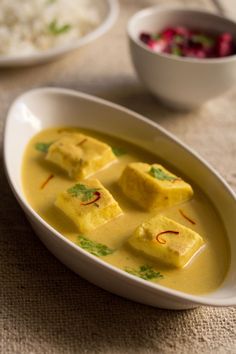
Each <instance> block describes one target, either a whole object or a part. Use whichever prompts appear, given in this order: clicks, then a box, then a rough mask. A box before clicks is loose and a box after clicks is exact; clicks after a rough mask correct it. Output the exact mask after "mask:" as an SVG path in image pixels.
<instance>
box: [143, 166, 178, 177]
mask: <svg viewBox="0 0 236 354" xmlns="http://www.w3.org/2000/svg"><path fill="white" fill-rule="evenodd" d="M148 174H149V175H150V176H152V177H154V178H156V179H159V180H160V181H176V180H178V179H179V178H178V177H175V176H171V175H169V174H167V173H166V172H165V171H163V170H162V169H161V168H158V167H153V166H152V167H151V168H150V171H149V172H148Z"/></svg>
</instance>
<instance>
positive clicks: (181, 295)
mask: <svg viewBox="0 0 236 354" xmlns="http://www.w3.org/2000/svg"><path fill="white" fill-rule="evenodd" d="M41 93H49V94H64V95H69V96H75V97H78V98H84V99H86V100H88V101H93V102H96V103H99V104H102V105H105V106H108V107H111V108H114V109H116V110H118V111H120V112H125V113H127V114H130V115H132V116H134V117H136V118H137V119H139V120H141V121H143V122H146V123H148V124H149V125H152V126H153V127H156V128H158V129H159V130H160V131H162V132H163V133H164V134H165V135H166V136H167V137H168V138H169V139H171V140H173V141H175V142H176V143H178V144H180V146H182V147H183V148H185V149H187V150H188V151H189V152H190V153H191V155H193V156H194V157H195V158H197V159H198V160H200V161H201V163H202V164H203V165H205V166H206V167H207V168H208V169H209V170H210V171H211V173H213V174H214V175H215V177H217V178H218V179H219V180H220V182H221V183H222V184H223V186H224V188H225V189H226V190H227V191H228V192H229V193H230V195H231V197H232V198H233V200H234V201H235V202H236V194H235V193H234V191H233V189H232V188H231V187H230V186H229V185H228V184H227V183H226V181H225V180H224V179H223V177H221V175H220V174H219V173H218V172H217V171H216V170H215V169H214V168H213V167H212V166H211V165H210V164H209V163H208V162H207V161H206V160H204V159H203V158H202V157H201V156H200V155H199V154H198V153H196V152H195V151H194V150H193V149H191V148H190V147H188V146H187V145H186V144H185V143H183V142H181V141H180V140H179V139H178V138H177V137H175V136H174V135H173V134H172V133H170V132H168V131H167V130H166V129H165V128H162V127H161V126H160V125H159V124H158V123H155V122H153V121H151V120H149V119H148V118H146V117H144V116H142V115H141V114H139V113H136V112H134V111H132V110H130V109H128V108H125V107H123V106H121V105H118V104H116V103H113V102H110V101H107V100H105V99H102V98H98V97H96V96H93V95H89V94H87V93H83V92H78V91H75V90H71V89H64V88H54V87H44V88H38V89H33V90H30V91H27V92H25V93H23V94H22V95H20V96H19V97H17V98H16V99H15V100H14V101H13V103H12V104H11V106H10V108H9V110H8V114H7V119H6V121H5V126H4V140H3V160H4V168H5V172H6V176H7V180H8V183H9V185H10V187H11V189H12V191H13V193H14V195H15V197H16V199H17V200H18V201H19V202H20V203H21V204H23V206H24V208H25V209H26V210H27V211H28V212H29V213H30V214H32V215H33V217H34V218H35V219H37V221H38V222H39V223H41V224H43V226H44V227H46V228H47V229H48V230H50V232H52V233H53V234H54V235H55V236H57V237H59V238H60V239H61V240H63V242H65V243H66V244H68V245H70V246H71V247H72V248H74V249H75V250H76V251H77V252H78V253H82V254H84V255H86V256H87V257H89V258H90V259H91V260H92V261H93V262H94V263H96V264H97V266H100V267H106V268H107V269H108V270H109V271H111V272H115V273H117V274H118V275H119V276H121V277H123V279H124V280H125V279H129V280H131V281H132V283H135V284H136V285H138V286H139V287H148V288H149V290H150V291H151V292H152V293H155V292H157V291H159V292H161V293H162V295H163V296H166V297H167V298H168V297H170V296H171V297H174V298H175V299H179V300H186V301H188V302H191V303H192V304H193V305H194V304H195V305H205V306H215V307H218V306H221V307H223V306H235V305H236V295H235V296H231V297H226V298H225V297H224V298H221V299H220V298H218V299H217V298H214V297H213V298H211V295H212V294H214V293H215V292H216V291H217V289H219V288H217V289H216V291H213V292H211V293H208V294H206V295H205V296H204V295H192V294H188V293H185V292H182V291H178V290H174V289H171V288H168V287H165V286H163V285H160V284H156V283H155V284H153V283H151V282H147V281H145V280H143V279H141V278H138V277H136V276H134V275H132V274H129V273H127V272H125V271H123V270H121V269H119V268H117V267H115V266H112V265H111V264H109V263H107V262H105V261H103V260H101V259H99V258H98V257H96V256H93V255H92V254H90V253H88V252H86V251H85V250H83V249H82V248H81V247H79V246H77V245H76V244H75V243H73V242H72V241H70V240H68V239H67V238H66V237H65V236H63V235H62V234H61V233H59V232H58V231H57V230H55V229H54V228H53V227H52V226H51V225H49V224H48V223H47V222H46V221H45V220H44V219H43V218H41V217H40V216H39V215H38V214H37V213H36V211H35V210H34V209H33V208H32V207H31V206H30V204H29V203H28V201H27V200H26V198H25V197H24V194H23V191H22V188H20V191H19V192H18V187H17V186H16V183H15V181H14V180H12V179H11V177H10V175H9V173H8V160H7V156H6V143H7V137H8V121H9V117H10V116H11V112H12V111H13V109H15V105H17V104H18V102H20V101H23V100H24V98H26V97H28V96H30V95H37V94H41ZM226 277H227V275H226ZM223 283H224V281H223ZM223 283H222V285H220V287H223V286H224V285H223Z"/></svg>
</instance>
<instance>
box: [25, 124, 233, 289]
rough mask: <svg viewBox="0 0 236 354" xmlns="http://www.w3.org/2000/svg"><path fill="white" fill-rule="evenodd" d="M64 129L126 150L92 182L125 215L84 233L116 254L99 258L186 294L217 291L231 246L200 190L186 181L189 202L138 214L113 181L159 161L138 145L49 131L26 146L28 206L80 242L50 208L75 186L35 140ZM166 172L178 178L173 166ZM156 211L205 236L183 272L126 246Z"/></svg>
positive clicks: (52, 136) (73, 228) (49, 139)
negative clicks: (145, 272)
mask: <svg viewBox="0 0 236 354" xmlns="http://www.w3.org/2000/svg"><path fill="white" fill-rule="evenodd" d="M65 131H68V132H72V131H73V132H75V131H77V132H83V133H85V134H87V135H90V136H92V137H95V138H97V139H100V140H101V141H103V142H105V143H107V144H109V145H110V146H112V147H115V148H118V149H121V150H123V151H124V152H125V153H124V154H122V155H121V156H119V157H118V161H117V162H114V163H112V164H111V165H109V166H108V167H107V168H105V169H102V170H101V171H99V172H97V173H95V174H94V175H93V176H92V178H97V179H99V180H100V181H101V183H102V184H103V185H104V186H105V188H107V189H108V190H109V191H110V192H111V193H112V195H113V197H114V198H115V200H116V201H117V202H118V203H119V205H120V207H121V209H122V210H123V212H124V214H123V215H121V216H119V217H117V218H115V219H113V220H111V221H109V222H107V223H106V224H104V225H103V226H100V227H99V228H97V229H96V230H93V231H92V232H90V233H89V234H87V235H84V236H85V237H86V238H87V239H89V240H92V241H95V242H99V243H101V244H104V245H106V246H108V247H109V249H112V250H114V252H112V253H111V254H107V255H106V256H102V257H101V259H103V260H104V261H106V262H108V263H110V264H112V265H114V266H116V267H118V268H121V269H123V270H126V271H127V270H129V271H130V270H131V271H132V270H134V271H136V270H138V269H140V267H142V266H150V267H152V269H153V270H154V271H156V272H160V274H161V275H162V276H163V277H160V278H159V277H157V279H153V280H152V281H153V282H157V283H159V284H161V285H164V286H167V287H169V288H173V289H176V290H180V291H184V292H186V293H190V294H205V293H209V292H212V291H214V290H215V289H216V288H217V287H219V286H220V284H221V283H222V281H223V280H224V277H225V275H226V272H227V270H228V266H229V261H230V252H229V245H228V241H227V238H226V233H225V230H224V226H223V224H222V222H221V220H220V218H219V215H218V214H217V212H216V210H215V209H214V207H213V206H212V204H211V203H210V201H209V200H208V199H207V198H206V196H205V195H204V193H203V191H202V190H200V189H199V188H198V187H197V186H196V185H193V184H192V183H191V181H188V182H190V183H191V184H192V185H193V189H194V197H193V199H191V200H190V201H188V202H185V203H182V204H180V205H176V206H174V207H170V208H167V209H164V210H163V209H162V210H158V211H157V210H155V211H152V212H150V211H145V210H142V209H141V208H139V207H138V206H137V205H135V204H134V203H133V202H131V201H129V200H128V199H127V198H126V197H125V196H124V195H123V193H122V192H121V190H120V188H119V186H118V184H117V181H118V179H119V177H120V175H121V172H122V171H123V169H124V167H125V166H126V165H127V164H128V163H130V162H135V161H142V162H147V163H151V164H152V163H160V162H162V161H161V159H160V158H159V157H157V156H155V155H153V154H151V153H149V152H147V151H145V150H143V149H141V148H140V147H138V146H135V145H133V144H130V143H128V142H125V141H123V140H120V139H117V138H114V137H111V136H107V135H103V134H100V133H96V132H94V131H87V130H82V129H76V128H53V129H48V130H44V131H42V132H40V133H39V134H37V135H36V136H34V137H33V139H32V140H31V141H30V142H29V144H28V146H27V148H26V151H25V156H24V161H23V166H22V183H23V189H24V193H25V196H26V198H27V200H28V202H29V203H30V205H31V206H32V208H33V209H34V210H35V211H36V212H37V213H38V214H39V215H40V216H41V217H42V218H43V219H44V220H45V221H46V222H48V224H50V225H51V226H53V227H54V228H55V229H56V230H57V231H59V232H60V233H61V234H62V235H64V236H65V237H66V238H68V239H69V240H71V241H73V242H75V243H77V244H79V235H80V233H79V231H78V229H77V228H76V226H75V225H74V224H73V223H72V221H70V219H68V218H67V217H66V216H65V215H64V214H63V213H62V212H61V211H60V210H58V209H57V208H56V206H55V205H54V202H55V199H56V196H57V195H58V194H59V193H61V192H62V191H64V190H66V189H68V188H69V187H71V186H73V185H74V184H75V183H76V182H75V181H73V180H72V179H70V178H69V177H68V175H67V174H66V173H65V172H64V171H62V170H60V169H59V168H57V167H56V166H55V165H53V164H52V163H50V162H49V161H46V160H45V154H44V153H43V152H40V151H38V150H37V149H36V148H35V145H36V144H37V143H39V142H53V141H55V140H56V139H58V138H59V137H61V135H62V134H63V132H65ZM162 165H163V166H165V167H168V163H167V162H165V161H164V162H162ZM169 169H170V170H171V171H172V172H173V173H176V174H177V175H179V174H178V172H176V171H175V170H173V169H172V168H169ZM181 177H183V176H181ZM202 189H204V186H202ZM157 213H160V214H162V215H164V216H167V217H169V218H171V219H173V220H175V221H177V222H179V223H180V224H182V225H185V226H187V227H189V228H190V229H192V230H194V231H196V232H198V233H199V234H200V235H201V236H202V237H203V238H204V241H205V243H206V244H205V247H204V248H203V249H202V250H201V251H200V252H199V253H198V254H197V255H196V256H195V257H194V258H193V259H192V260H191V262H190V263H189V264H188V265H187V266H185V267H184V268H182V269H176V268H170V267H167V266H165V265H163V264H161V263H157V262H156V261H155V262H154V261H152V260H151V259H148V258H147V257H145V256H143V255H141V254H138V253H135V251H133V250H132V249H131V248H130V247H129V246H128V245H127V243H126V240H127V239H128V238H129V237H130V236H131V235H132V233H133V232H134V230H135V229H136V227H137V226H138V225H140V224H141V223H142V222H143V221H144V220H147V219H149V218H150V217H152V216H154V215H155V214H157Z"/></svg>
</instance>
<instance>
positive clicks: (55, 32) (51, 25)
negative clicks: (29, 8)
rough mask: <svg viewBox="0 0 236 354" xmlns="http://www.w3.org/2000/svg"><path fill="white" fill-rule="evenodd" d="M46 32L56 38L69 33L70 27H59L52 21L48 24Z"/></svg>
mask: <svg viewBox="0 0 236 354" xmlns="http://www.w3.org/2000/svg"><path fill="white" fill-rule="evenodd" d="M48 30H49V32H50V33H51V34H53V35H54V36H57V35H60V34H63V33H66V32H68V31H70V30H71V25H69V24H65V25H61V26H60V25H59V24H58V21H57V20H53V21H52V22H50V23H49V25H48Z"/></svg>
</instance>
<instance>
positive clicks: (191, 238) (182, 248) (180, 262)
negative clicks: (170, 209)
mask: <svg viewBox="0 0 236 354" xmlns="http://www.w3.org/2000/svg"><path fill="white" fill-rule="evenodd" d="M128 242H129V244H130V245H131V246H132V247H133V248H134V249H135V250H137V251H140V252H142V253H144V254H145V255H147V256H149V257H151V258H153V259H155V260H157V261H160V262H162V263H164V264H166V265H168V266H171V267H176V268H182V267H184V266H185V265H186V264H187V263H188V262H189V261H190V259H191V258H192V257H193V256H194V254H195V253H196V252H197V251H198V250H199V249H200V248H201V246H203V244H204V241H203V238H202V237H201V236H200V235H199V234H198V233H197V232H195V231H193V230H191V229H189V228H188V227H185V226H183V225H181V224H179V223H177V222H175V221H173V220H171V219H169V218H167V217H165V216H161V215H157V216H155V217H153V218H152V219H150V220H148V221H146V222H144V223H143V224H141V225H140V226H139V227H138V228H137V229H136V231H135V232H134V234H133V236H131V238H130V239H129V240H128Z"/></svg>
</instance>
